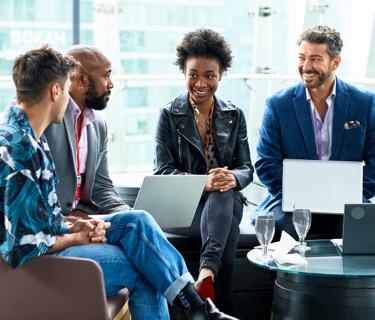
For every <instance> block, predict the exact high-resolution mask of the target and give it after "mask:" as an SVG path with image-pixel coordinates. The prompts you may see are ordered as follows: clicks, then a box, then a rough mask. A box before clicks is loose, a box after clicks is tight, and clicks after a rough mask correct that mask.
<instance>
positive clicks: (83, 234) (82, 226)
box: [64, 216, 111, 244]
mask: <svg viewBox="0 0 375 320" xmlns="http://www.w3.org/2000/svg"><path fill="white" fill-rule="evenodd" d="M64 222H65V224H66V226H67V227H68V230H69V233H70V234H75V236H76V240H77V242H78V244H88V243H106V242H107V238H106V230H107V229H108V228H109V227H110V226H111V223H110V222H105V221H103V220H100V219H90V220H85V219H82V218H80V217H74V216H65V217H64Z"/></svg>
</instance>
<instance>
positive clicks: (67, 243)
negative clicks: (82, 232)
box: [47, 233, 79, 253]
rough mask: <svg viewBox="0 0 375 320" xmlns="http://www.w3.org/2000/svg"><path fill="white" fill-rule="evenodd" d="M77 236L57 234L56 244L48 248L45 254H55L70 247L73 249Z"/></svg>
mask: <svg viewBox="0 0 375 320" xmlns="http://www.w3.org/2000/svg"><path fill="white" fill-rule="evenodd" d="M76 238H77V236H76V234H75V233H72V234H70V233H64V234H59V235H57V236H56V242H55V243H54V245H53V246H52V247H50V248H49V249H48V251H47V253H55V252H58V251H61V250H64V249H67V248H70V247H73V246H75V245H78V244H79V243H78V242H77V239H76Z"/></svg>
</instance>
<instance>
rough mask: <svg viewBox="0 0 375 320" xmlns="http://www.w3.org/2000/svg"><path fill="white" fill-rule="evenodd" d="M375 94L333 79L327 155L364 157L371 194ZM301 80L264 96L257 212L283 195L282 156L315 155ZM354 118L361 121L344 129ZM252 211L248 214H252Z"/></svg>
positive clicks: (367, 196)
mask: <svg viewBox="0 0 375 320" xmlns="http://www.w3.org/2000/svg"><path fill="white" fill-rule="evenodd" d="M374 98H375V95H374V93H373V92H371V91H368V90H365V89H361V88H358V87H355V86H353V85H351V84H349V83H346V82H344V81H342V80H340V79H338V78H336V98H335V104H334V117H333V127H332V153H331V158H330V160H345V161H363V162H364V164H365V166H364V170H363V196H364V200H365V199H370V198H372V197H374V195H375V102H374V100H375V99H374ZM306 99H307V98H306V90H305V87H304V86H303V85H302V83H298V84H296V85H294V86H292V87H289V88H287V89H284V90H281V91H279V92H277V93H276V94H274V95H272V96H271V97H270V98H268V99H267V100H266V107H265V111H264V115H263V120H262V125H261V127H260V130H259V141H258V144H257V160H256V162H255V170H256V173H257V175H258V178H259V180H260V181H261V182H262V183H263V184H264V185H265V186H266V187H267V189H268V191H269V194H268V195H267V196H266V198H265V199H264V200H263V201H262V202H261V203H260V204H259V205H258V207H257V208H256V211H260V210H269V209H271V208H272V207H274V206H275V205H277V204H281V199H282V174H283V166H282V162H283V159H285V158H292V159H311V160H317V159H318V158H317V151H316V150H317V148H316V143H315V136H314V128H313V122H312V118H311V111H310V104H309V102H308V101H307V100H306ZM349 121H358V122H359V123H360V125H359V126H357V127H353V128H350V129H346V128H345V126H344V125H345V123H347V122H349ZM254 216H255V212H254V214H252V215H251V217H252V219H254Z"/></svg>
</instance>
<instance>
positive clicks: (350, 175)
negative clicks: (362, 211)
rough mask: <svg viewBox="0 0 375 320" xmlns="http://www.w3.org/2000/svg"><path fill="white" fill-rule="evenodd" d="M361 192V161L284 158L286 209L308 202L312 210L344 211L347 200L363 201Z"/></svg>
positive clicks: (283, 201)
mask: <svg viewBox="0 0 375 320" xmlns="http://www.w3.org/2000/svg"><path fill="white" fill-rule="evenodd" d="M362 194H363V164H362V162H355V161H328V160H302V159H284V162H283V193H282V209H283V211H286V212H291V211H293V205H294V204H295V203H307V204H309V206H310V210H311V212H312V213H330V214H343V213H344V206H345V204H346V203H361V202H362Z"/></svg>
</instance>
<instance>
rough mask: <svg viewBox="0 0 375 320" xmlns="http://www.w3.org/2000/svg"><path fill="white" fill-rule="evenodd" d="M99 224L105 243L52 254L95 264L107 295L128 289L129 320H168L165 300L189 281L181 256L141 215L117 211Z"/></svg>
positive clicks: (148, 216) (168, 299) (143, 213)
mask: <svg viewBox="0 0 375 320" xmlns="http://www.w3.org/2000/svg"><path fill="white" fill-rule="evenodd" d="M102 219H103V220H105V221H109V222H111V227H110V228H109V229H108V230H107V234H106V237H107V244H102V245H100V244H92V245H80V246H74V247H70V248H68V249H65V250H62V251H60V252H57V253H55V254H54V255H56V256H68V257H81V258H89V259H93V260H95V261H97V262H98V263H99V264H100V266H101V267H102V270H103V275H104V282H105V288H106V293H107V295H108V296H110V295H114V294H116V293H117V292H118V291H119V290H120V289H122V288H124V287H126V288H128V289H129V292H130V298H129V309H130V312H131V315H132V319H134V320H137V319H142V320H146V319H150V320H154V319H169V313H168V306H167V301H168V302H169V303H170V304H173V300H174V299H175V298H176V296H177V294H178V293H179V292H180V291H181V290H182V289H183V288H184V287H185V286H186V285H187V284H188V283H189V282H194V279H193V278H192V276H191V275H190V273H188V271H187V267H186V264H185V261H184V260H183V258H182V256H181V255H180V254H179V252H178V251H176V249H175V248H174V247H173V246H172V245H171V244H170V243H169V241H168V240H167V239H166V238H165V236H164V234H163V232H162V230H161V229H160V227H159V226H158V225H157V223H156V222H155V220H154V219H153V218H152V217H151V216H150V215H149V214H148V213H147V212H145V211H142V210H134V211H126V212H120V213H116V214H114V215H110V216H106V217H103V218H102Z"/></svg>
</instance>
